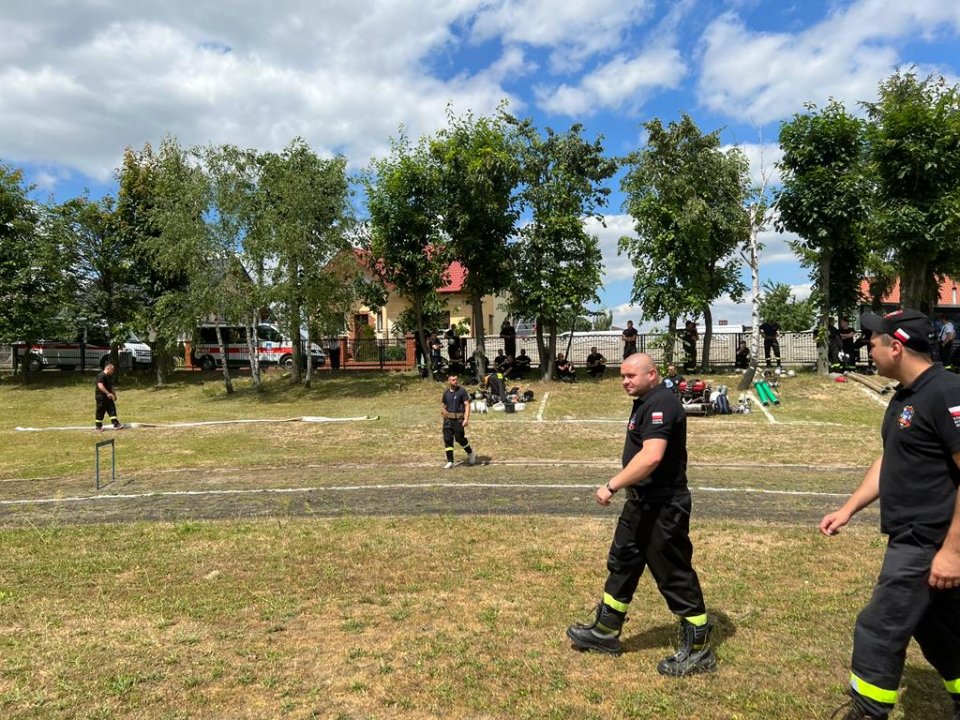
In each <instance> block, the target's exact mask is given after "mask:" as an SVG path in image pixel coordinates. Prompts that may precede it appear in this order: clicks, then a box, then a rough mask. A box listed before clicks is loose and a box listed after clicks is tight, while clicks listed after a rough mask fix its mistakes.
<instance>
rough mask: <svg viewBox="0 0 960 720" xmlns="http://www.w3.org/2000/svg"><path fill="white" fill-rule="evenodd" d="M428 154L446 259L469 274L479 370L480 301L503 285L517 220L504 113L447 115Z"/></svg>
mask: <svg viewBox="0 0 960 720" xmlns="http://www.w3.org/2000/svg"><path fill="white" fill-rule="evenodd" d="M430 154H431V156H432V158H433V160H434V162H435V164H436V168H437V173H438V184H439V189H440V198H441V208H440V213H441V219H442V227H443V230H444V232H445V233H446V235H447V239H448V242H449V246H450V255H451V258H452V259H454V260H459V261H460V263H461V264H462V265H463V266H464V267H465V268H466V270H467V278H466V283H465V286H464V290H465V292H466V293H467V295H468V297H469V298H470V304H471V307H472V313H473V317H472V322H471V325H472V330H473V334H474V337H475V338H476V340H477V352H478V353H479V354H480V355H481V357H480V358H479V360H478V367H481V366H482V365H483V364H484V363H485V362H486V358H485V356H486V348H485V345H484V324H483V305H482V299H483V296H484V295H487V294H491V293H497V292H500V291H501V290H503V289H504V288H505V287H506V284H507V277H508V274H509V263H510V252H509V248H508V247H507V243H508V240H509V239H510V238H511V237H512V236H513V234H514V226H515V223H516V221H517V209H516V202H515V198H514V189H515V188H516V186H517V183H518V181H519V179H520V162H519V160H518V159H517V157H516V153H515V148H514V146H513V143H512V142H511V139H510V133H509V131H508V128H507V123H506V120H505V117H504V116H503V115H502V114H501V115H498V116H496V117H479V118H477V117H474V116H473V115H472V114H470V113H468V114H467V115H466V116H464V117H455V116H454V115H453V114H452V112H450V111H448V113H447V127H445V128H442V129H441V130H440V131H439V132H438V133H437V135H436V137H434V138H433V140H432V141H431V142H430Z"/></svg>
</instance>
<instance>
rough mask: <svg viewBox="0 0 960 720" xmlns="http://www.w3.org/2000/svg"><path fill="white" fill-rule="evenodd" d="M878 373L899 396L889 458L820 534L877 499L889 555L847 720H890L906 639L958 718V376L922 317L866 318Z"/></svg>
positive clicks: (887, 436)
mask: <svg viewBox="0 0 960 720" xmlns="http://www.w3.org/2000/svg"><path fill="white" fill-rule="evenodd" d="M860 323H861V325H862V326H863V327H864V328H866V329H867V330H870V331H871V333H872V335H871V337H870V354H871V356H872V357H873V361H874V362H875V363H876V365H877V371H878V372H879V373H880V374H881V375H884V376H886V377H889V378H893V379H894V380H898V381H899V382H900V383H901V384H902V388H901V389H900V390H899V391H897V393H896V394H895V395H894V396H893V398H892V399H891V400H890V404H889V405H888V406H887V411H886V414H885V415H884V418H883V427H882V429H881V436H882V438H883V454H882V455H881V456H880V457H879V458H877V460H875V461H874V463H873V464H872V465H871V466H870V469H869V470H867V473H866V475H865V476H864V478H863V481H862V482H861V483H860V486H859V487H858V488H857V489H856V490H855V491H854V492H853V494H852V495H851V496H850V498H849V499H848V500H847V502H845V503H844V504H843V506H842V507H840V508H839V509H837V510H835V511H833V512H832V513H829V514H827V515H825V516H824V518H823V520H821V521H820V531H821V532H822V533H823V534H825V535H835V534H836V533H837V532H839V531H840V528H842V527H843V526H844V525H846V524H847V523H848V522H849V521H850V518H851V517H852V516H853V515H854V514H855V513H857V512H859V511H860V510H862V509H863V508H865V507H866V506H867V505H870V504H871V503H872V502H874V501H875V500H877V499H878V498H879V500H880V530H881V532H883V533H884V534H886V535H887V548H886V552H885V554H884V558H883V566H882V568H881V570H880V577H879V578H878V579H877V584H876V585H875V586H874V589H873V596H872V597H871V599H870V602H869V603H868V604H867V606H866V607H865V608H864V609H863V610H862V611H861V612H860V615H859V616H858V617H857V623H856V627H855V629H854V633H853V657H852V659H851V674H850V695H851V698H852V701H851V704H850V707H849V708H848V709H847V711H846V714H845V715H844V716H843V720H869V719H873V720H879V719H883V718H886V717H888V715H889V713H890V711H891V710H892V709H893V707H894V705H895V704H896V702H897V699H898V694H899V693H898V689H899V687H900V679H901V675H902V673H903V663H904V656H905V654H906V650H907V645H908V644H909V643H910V638H911V637H913V638H914V639H916V641H917V643H918V644H919V645H920V649H921V650H922V651H923V655H924V657H925V658H926V659H927V660H928V661H929V662H930V664H931V665H933V667H934V668H936V670H937V672H938V673H940V675H941V676H942V678H943V682H944V686H945V687H946V690H947V692H948V693H950V696H951V698H952V699H953V708H954V710H953V717H954V718H955V719H960V504H958V502H957V499H958V498H957V487H958V484H960V378H958V377H957V376H956V375H953V374H951V373H949V372H947V371H945V370H944V369H943V366H941V365H939V364H937V363H934V362H933V361H932V360H931V357H930V353H931V350H932V349H933V348H934V345H935V342H936V340H935V338H934V334H933V325H932V324H931V322H930V320H929V319H928V318H927V317H926V316H925V315H923V314H922V313H920V312H917V311H916V310H898V311H897V312H893V313H890V314H888V315H885V316H883V317H879V316H877V315H874V314H873V313H864V314H863V315H862V316H861V319H860Z"/></svg>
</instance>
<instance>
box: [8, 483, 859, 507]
mask: <svg viewBox="0 0 960 720" xmlns="http://www.w3.org/2000/svg"><path fill="white" fill-rule="evenodd" d="M465 487H468V488H479V489H488V490H489V489H498V488H505V489H508V490H516V489H521V488H522V489H523V490H528V491H529V490H593V489H594V488H595V487H597V485H595V484H530V483H459V482H458V483H440V482H437V483H397V484H395V485H336V486H330V487H305V488H258V489H251V490H241V489H238V490H169V491H163V492H148V493H124V494H116V495H74V496H69V497H59V498H33V499H31V500H0V505H52V504H55V503H84V502H106V501H109V500H145V499H147V498H167V497H204V496H211V497H213V496H224V495H267V494H274V495H291V494H304V493H312V492H317V493H320V492H369V491H370V490H428V489H431V488H440V489H443V490H454V489H457V488H465ZM690 489H691V490H697V491H700V492H713V493H731V494H732V493H745V494H761V495H792V496H816V497H848V496H849V493H830V492H818V491H815V490H766V489H763V488H717V487H699V486H692V487H691V488H690Z"/></svg>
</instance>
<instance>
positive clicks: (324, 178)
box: [251, 138, 349, 384]
mask: <svg viewBox="0 0 960 720" xmlns="http://www.w3.org/2000/svg"><path fill="white" fill-rule="evenodd" d="M259 162H260V165H261V172H260V176H259V192H258V198H259V204H258V210H257V213H256V219H255V222H254V226H253V228H252V229H251V232H252V233H253V234H254V235H255V236H256V237H255V244H256V246H257V247H258V248H260V252H262V253H263V256H264V257H265V258H272V261H273V263H274V266H273V268H272V273H271V274H272V287H273V289H274V296H273V297H274V299H275V300H276V301H278V302H279V314H280V316H281V320H282V321H283V322H284V324H285V325H286V327H287V333H288V335H289V337H290V338H291V340H292V341H293V352H294V356H293V367H292V372H291V381H292V382H293V383H296V384H299V383H300V382H301V365H302V349H303V338H302V333H301V327H303V326H304V325H306V326H307V328H308V329H309V320H310V315H311V312H313V311H315V310H316V306H317V304H318V302H319V300H318V297H319V295H318V293H319V290H320V289H319V288H318V287H316V286H315V284H316V283H318V282H319V280H318V279H319V278H320V276H321V274H322V271H323V269H324V268H325V267H327V265H329V263H330V261H331V260H333V258H334V257H335V256H336V254H337V253H338V252H340V251H341V250H344V249H346V247H347V242H346V231H347V228H346V225H347V221H348V218H349V214H348V206H347V201H348V198H349V186H348V183H347V177H346V172H345V169H346V160H345V159H344V158H342V157H337V158H333V159H329V160H326V159H322V158H320V157H319V156H317V154H316V153H314V152H313V150H311V149H310V146H309V145H307V143H306V142H305V141H304V140H303V139H301V138H295V139H294V140H293V141H292V142H291V143H290V144H289V145H288V146H287V147H286V148H285V149H284V150H283V152H281V153H265V154H263V155H261V156H260V158H259ZM309 372H310V368H309V367H308V376H307V377H308V379H309Z"/></svg>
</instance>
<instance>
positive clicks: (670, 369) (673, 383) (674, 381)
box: [663, 365, 683, 394]
mask: <svg viewBox="0 0 960 720" xmlns="http://www.w3.org/2000/svg"><path fill="white" fill-rule="evenodd" d="M682 382H683V375H681V374H680V373H678V372H677V366H676V365H667V374H666V375H664V376H663V386H664V387H666V388H669V389H670V392H672V393H674V394H676V393H679V392H680V383H682Z"/></svg>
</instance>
